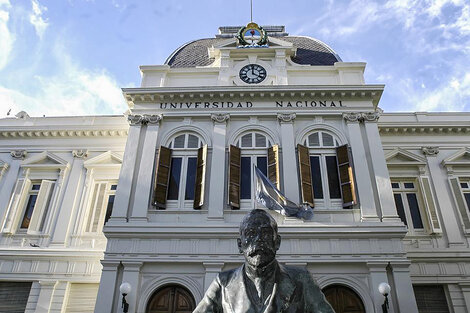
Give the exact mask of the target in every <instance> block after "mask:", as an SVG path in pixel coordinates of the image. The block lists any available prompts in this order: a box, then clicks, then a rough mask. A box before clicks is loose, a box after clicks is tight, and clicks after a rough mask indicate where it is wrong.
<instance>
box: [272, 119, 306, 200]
mask: <svg viewBox="0 0 470 313" xmlns="http://www.w3.org/2000/svg"><path fill="white" fill-rule="evenodd" d="M295 116H296V115H295V113H290V114H289V113H288V114H278V115H277V118H278V120H279V122H280V123H281V144H282V181H283V182H284V195H285V196H286V197H287V198H289V200H291V201H292V202H295V203H299V202H300V198H299V195H300V192H299V191H300V189H299V178H298V177H297V175H298V171H297V161H296V156H295V137H294V119H295Z"/></svg>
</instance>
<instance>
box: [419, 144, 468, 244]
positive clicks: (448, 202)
mask: <svg viewBox="0 0 470 313" xmlns="http://www.w3.org/2000/svg"><path fill="white" fill-rule="evenodd" d="M421 151H422V152H423V154H424V156H425V157H426V162H427V163H428V168H429V174H430V176H431V181H432V184H433V185H434V191H435V192H436V197H435V199H436V204H437V207H438V208H453V207H454V205H453V200H452V199H451V194H452V191H451V190H450V189H449V186H448V184H447V180H446V179H442V177H446V176H447V173H445V172H444V169H443V168H442V167H441V165H440V162H439V158H438V154H439V147H422V148H421ZM439 211H440V212H442V210H441V209H439ZM457 216H458V213H457V212H455V214H440V216H439V217H440V218H441V221H442V223H443V224H444V225H443V228H444V229H445V232H444V233H445V235H446V236H447V239H448V241H449V246H451V247H452V246H462V245H463V244H464V241H463V240H462V236H461V234H460V228H461V226H460V223H459V221H458V220H457Z"/></svg>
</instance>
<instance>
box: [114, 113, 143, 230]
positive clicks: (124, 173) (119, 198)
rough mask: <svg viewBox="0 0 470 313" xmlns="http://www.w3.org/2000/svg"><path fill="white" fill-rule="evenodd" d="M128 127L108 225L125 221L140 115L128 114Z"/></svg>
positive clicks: (136, 148)
mask: <svg viewBox="0 0 470 313" xmlns="http://www.w3.org/2000/svg"><path fill="white" fill-rule="evenodd" d="M127 119H128V121H129V124H130V127H129V134H128V136H127V142H126V147H125V150H124V157H123V160H122V166H121V172H120V173H119V184H118V188H117V190H116V198H115V200H114V207H113V213H112V215H111V218H110V220H109V222H108V223H109V224H108V225H112V224H113V223H115V222H127V211H128V208H129V200H130V197H131V189H132V183H133V182H132V180H133V179H134V171H135V163H136V160H137V155H138V152H139V151H137V150H138V148H139V140H140V130H141V126H142V121H143V119H144V118H143V116H142V115H129V116H128V117H127Z"/></svg>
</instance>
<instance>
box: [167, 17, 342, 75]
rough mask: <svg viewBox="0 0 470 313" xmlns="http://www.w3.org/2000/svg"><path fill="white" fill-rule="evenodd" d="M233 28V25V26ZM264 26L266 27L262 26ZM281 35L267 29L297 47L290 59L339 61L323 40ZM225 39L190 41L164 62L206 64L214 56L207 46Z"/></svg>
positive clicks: (308, 62)
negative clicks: (211, 55) (210, 54)
mask: <svg viewBox="0 0 470 313" xmlns="http://www.w3.org/2000/svg"><path fill="white" fill-rule="evenodd" d="M233 28H235V27H233ZM264 28H268V29H269V26H267V27H264ZM280 34H281V36H279V35H277V36H276V34H274V33H271V32H269V31H268V35H269V36H272V35H274V36H275V37H276V38H279V39H280V40H284V41H288V42H291V43H292V44H293V45H294V47H296V48H297V53H296V55H295V57H293V58H292V61H293V62H295V63H297V64H304V65H333V64H334V63H335V62H338V61H341V58H340V57H339V56H338V55H337V54H336V52H334V51H333V50H332V49H331V48H330V47H328V46H327V45H326V44H324V43H323V42H321V41H319V40H317V39H314V38H311V37H301V36H287V34H286V33H284V32H282V33H280ZM225 40H227V36H217V37H216V38H206V39H198V40H194V41H191V42H189V43H187V44H184V45H183V46H181V47H179V48H178V49H177V50H176V51H175V52H173V53H172V54H171V55H170V56H169V57H168V59H167V60H166V62H165V64H168V65H169V66H170V67H196V66H206V65H209V64H211V63H212V62H214V58H209V53H208V48H210V47H212V46H214V45H217V44H218V43H221V42H223V41H225Z"/></svg>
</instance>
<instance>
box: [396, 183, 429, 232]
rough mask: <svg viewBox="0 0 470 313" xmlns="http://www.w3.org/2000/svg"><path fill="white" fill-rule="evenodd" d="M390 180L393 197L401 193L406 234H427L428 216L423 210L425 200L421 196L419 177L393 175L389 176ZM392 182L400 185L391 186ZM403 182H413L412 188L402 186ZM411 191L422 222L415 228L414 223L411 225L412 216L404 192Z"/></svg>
mask: <svg viewBox="0 0 470 313" xmlns="http://www.w3.org/2000/svg"><path fill="white" fill-rule="evenodd" d="M390 182H391V184H392V191H393V195H394V199H395V194H397V193H398V194H400V195H401V200H402V203H403V209H404V213H405V217H406V222H407V223H406V225H405V226H406V227H407V229H408V232H407V235H410V236H424V235H428V233H427V231H426V229H427V227H429V226H428V225H429V222H428V220H427V219H428V217H427V213H426V211H425V202H424V198H423V191H422V188H421V185H420V183H419V179H418V178H416V177H393V178H390ZM394 183H398V184H400V187H399V188H398V189H396V188H393V184H394ZM405 183H413V185H414V187H413V188H405V187H404V184H405ZM402 185H403V187H402ZM413 192H414V193H415V195H416V200H417V203H418V212H419V214H420V218H421V224H422V226H423V228H415V227H414V225H413V218H412V214H411V211H410V206H409V203H408V198H407V196H406V194H408V193H413ZM395 207H396V203H395ZM397 213H398V210H397Z"/></svg>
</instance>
